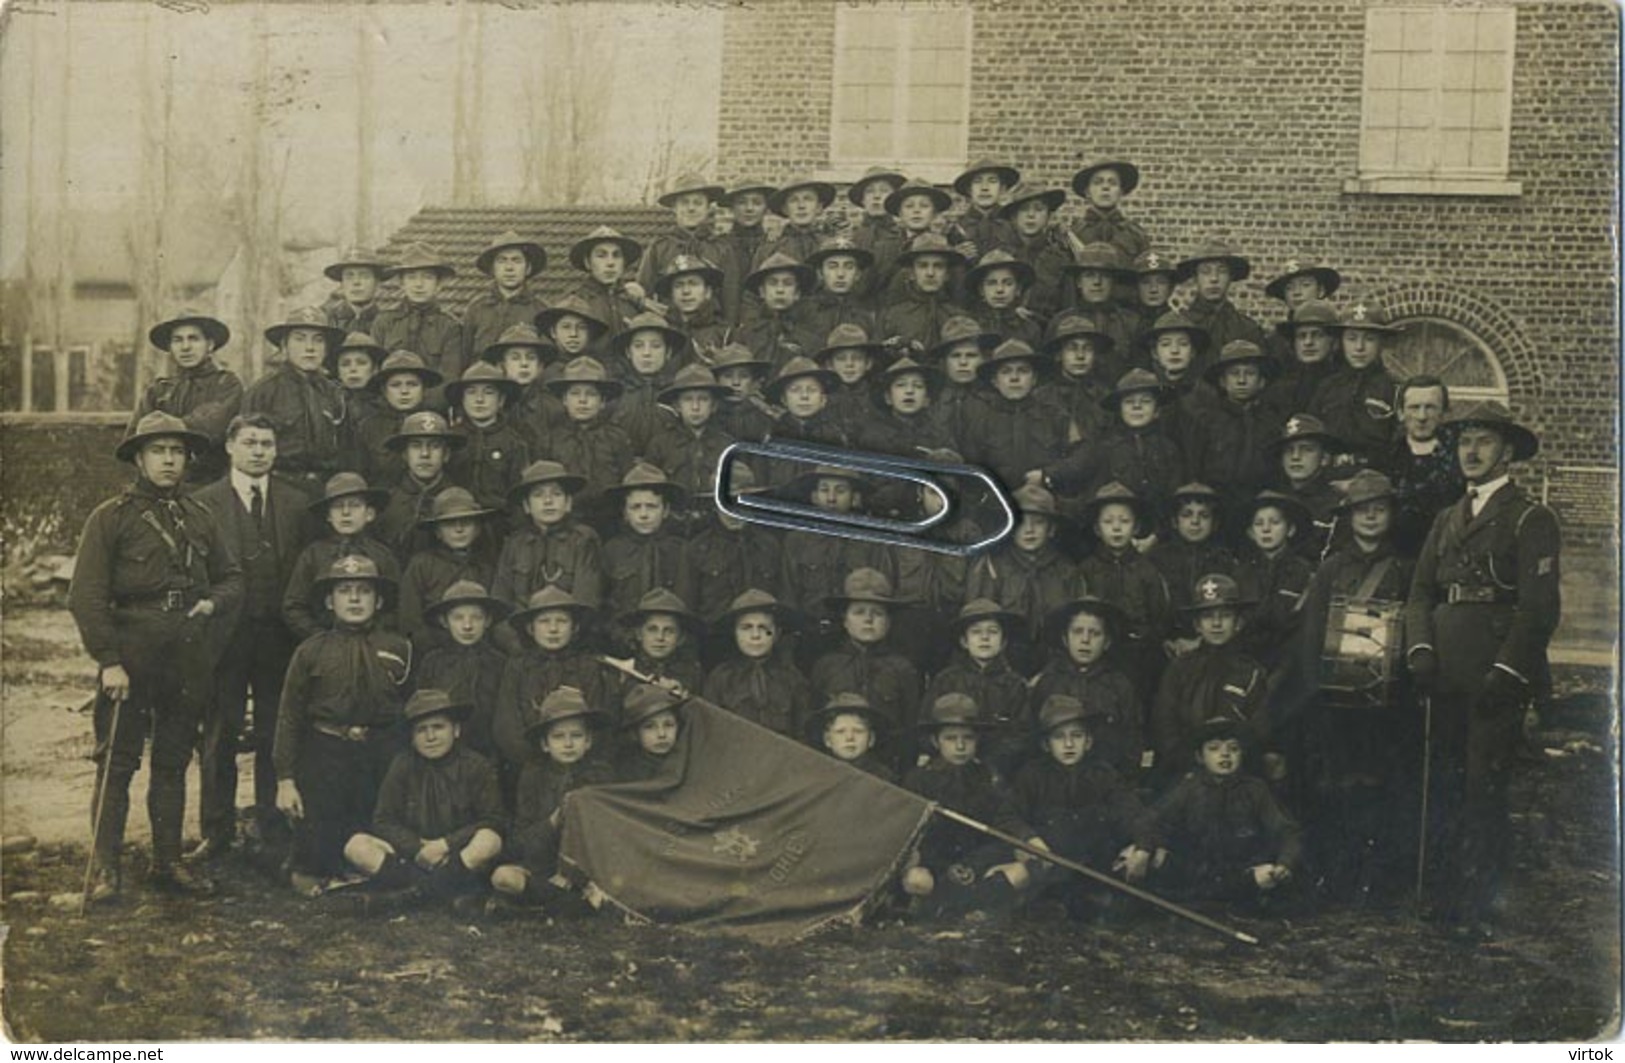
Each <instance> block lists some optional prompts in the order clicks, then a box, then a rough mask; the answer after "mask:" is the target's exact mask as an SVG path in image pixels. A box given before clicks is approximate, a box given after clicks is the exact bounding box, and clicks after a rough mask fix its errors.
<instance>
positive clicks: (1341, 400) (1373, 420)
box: [1309, 302, 1405, 462]
mask: <svg viewBox="0 0 1625 1063" xmlns="http://www.w3.org/2000/svg"><path fill="white" fill-rule="evenodd" d="M1338 325H1339V333H1340V335H1341V337H1342V341H1343V342H1342V346H1343V360H1344V362H1345V363H1347V364H1346V365H1345V366H1344V367H1343V368H1341V369H1338V370H1336V371H1334V372H1333V373H1332V375H1331V376H1329V377H1327V378H1326V379H1325V380H1324V381H1322V383H1321V385H1320V387H1319V388H1317V389H1316V390H1315V394H1314V397H1313V398H1311V399H1310V400H1309V412H1310V413H1312V414H1315V415H1316V416H1317V417H1319V418H1321V420H1323V421H1325V422H1326V427H1327V429H1328V430H1329V431H1330V432H1331V433H1332V434H1333V435H1335V436H1337V437H1338V438H1339V439H1341V440H1343V441H1344V442H1345V443H1346V444H1348V446H1349V448H1350V450H1352V451H1353V452H1354V454H1355V455H1357V456H1358V457H1359V458H1360V459H1362V460H1364V461H1367V462H1371V461H1378V460H1381V459H1382V458H1383V457H1384V456H1385V455H1386V454H1387V451H1388V448H1389V447H1390V446H1392V444H1393V440H1394V435H1395V432H1396V429H1397V426H1398V422H1399V418H1398V417H1397V416H1396V413H1395V409H1394V403H1395V393H1396V392H1397V390H1398V388H1399V381H1398V380H1396V379H1395V378H1394V375H1393V374H1392V373H1390V372H1389V371H1388V367H1387V366H1386V365H1385V364H1384V363H1383V351H1384V350H1385V349H1386V348H1387V347H1388V346H1389V344H1390V343H1392V342H1393V338H1394V337H1395V336H1398V335H1399V334H1400V333H1402V332H1404V331H1405V330H1404V329H1403V328H1401V327H1399V326H1397V325H1394V324H1393V323H1392V322H1391V321H1390V320H1389V316H1388V314H1387V313H1386V312H1385V311H1383V310H1381V309H1379V308H1375V307H1369V306H1367V305H1366V304H1365V303H1363V302H1360V303H1355V304H1354V305H1353V306H1351V307H1349V309H1348V310H1347V311H1345V312H1344V314H1343V316H1342V318H1341V319H1340V320H1339V322H1338Z"/></svg>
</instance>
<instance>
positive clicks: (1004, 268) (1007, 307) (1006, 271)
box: [965, 248, 1044, 347]
mask: <svg viewBox="0 0 1625 1063" xmlns="http://www.w3.org/2000/svg"><path fill="white" fill-rule="evenodd" d="M1036 278H1037V274H1035V273H1034V272H1033V268H1032V267H1031V266H1029V265H1027V263H1025V262H1023V261H1022V260H1021V259H1019V258H1017V257H1015V256H1014V255H1012V254H1011V253H1010V252H1008V251H1006V250H1004V249H1003V248H994V249H993V250H991V251H988V252H987V253H986V254H984V255H982V257H981V258H979V259H977V260H976V265H974V266H972V267H971V268H970V269H969V270H968V271H966V273H965V291H966V293H967V295H966V300H965V301H966V303H967V304H968V305H969V307H970V310H971V313H973V314H975V315H976V320H977V322H978V323H980V324H981V326H982V327H983V328H985V329H987V330H988V331H989V332H997V333H998V334H999V335H1001V336H1003V337H1005V338H1006V339H1012V340H1021V341H1023V342H1024V343H1027V344H1028V345H1030V346H1033V347H1037V346H1038V345H1039V344H1040V343H1042V342H1043V340H1044V328H1043V325H1042V324H1041V323H1040V322H1039V320H1038V318H1037V315H1035V314H1034V313H1033V312H1032V311H1031V310H1029V309H1027V307H1026V305H1025V302H1026V297H1027V292H1028V291H1029V290H1030V289H1031V288H1032V286H1033V282H1034V281H1035V280H1036Z"/></svg>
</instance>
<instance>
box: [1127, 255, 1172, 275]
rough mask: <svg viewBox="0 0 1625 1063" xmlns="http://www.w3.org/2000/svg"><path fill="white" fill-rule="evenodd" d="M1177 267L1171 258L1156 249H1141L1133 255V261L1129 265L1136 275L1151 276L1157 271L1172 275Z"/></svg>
mask: <svg viewBox="0 0 1625 1063" xmlns="http://www.w3.org/2000/svg"><path fill="white" fill-rule="evenodd" d="M1177 268H1178V265H1177V263H1175V262H1174V260H1173V259H1171V258H1169V257H1168V256H1167V255H1164V254H1162V253H1161V252H1158V251H1141V252H1140V253H1139V254H1137V255H1135V256H1134V262H1133V263H1132V264H1131V265H1130V266H1129V269H1131V270H1133V271H1134V275H1135V276H1136V277H1151V276H1155V275H1156V274H1158V273H1166V274H1167V275H1168V276H1170V277H1172V276H1174V271H1175V270H1176V269H1177Z"/></svg>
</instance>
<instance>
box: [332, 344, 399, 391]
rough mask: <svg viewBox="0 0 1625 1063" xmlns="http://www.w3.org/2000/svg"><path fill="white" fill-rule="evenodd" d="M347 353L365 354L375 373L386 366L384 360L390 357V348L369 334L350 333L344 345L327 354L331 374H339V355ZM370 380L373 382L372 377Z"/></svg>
mask: <svg viewBox="0 0 1625 1063" xmlns="http://www.w3.org/2000/svg"><path fill="white" fill-rule="evenodd" d="M345 351H363V352H365V353H366V355H367V357H368V358H371V359H372V370H373V372H374V373H376V372H377V371H378V368H379V367H380V366H382V365H383V364H384V359H386V358H388V357H389V348H388V347H385V346H384V345H383V344H382V343H379V342H378V341H377V340H375V339H373V338H372V336H370V335H369V334H367V333H365V332H349V333H346V334H345V336H344V341H343V342H342V343H340V344H339V345H338V346H337V347H334V348H332V349H330V350H329V351H328V352H327V368H328V370H329V371H330V372H333V373H335V374H336V373H337V372H338V364H339V355H341V354H343V353H344V352H345ZM368 379H369V381H370V380H371V378H370V377H369V378H368Z"/></svg>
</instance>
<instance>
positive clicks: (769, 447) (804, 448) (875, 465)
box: [714, 440, 1016, 557]
mask: <svg viewBox="0 0 1625 1063" xmlns="http://www.w3.org/2000/svg"><path fill="white" fill-rule="evenodd" d="M750 456H758V457H764V458H773V459H777V460H780V461H796V462H803V463H807V464H813V465H826V466H829V467H831V468H837V469H843V470H846V471H848V472H855V473H860V474H862V475H865V476H869V477H887V478H891V479H896V480H904V481H907V482H909V483H912V484H915V485H917V486H919V487H922V488H924V489H925V490H927V491H930V492H931V493H932V494H934V495H935V496H936V497H937V500H938V501H939V502H940V503H941V505H940V506H939V507H938V508H937V512H935V513H933V514H930V515H929V516H926V517H923V518H921V519H919V520H895V519H893V518H890V517H875V516H871V515H869V514H867V513H837V512H834V511H831V510H827V509H822V508H820V507H818V506H814V505H809V504H807V503H805V502H796V501H793V500H791V499H784V498H774V497H773V496H772V495H771V494H767V493H753V494H739V495H734V494H730V493H729V492H728V490H727V487H726V485H727V484H728V483H729V475H728V474H729V470H730V469H731V468H732V466H733V463H734V462H735V461H737V460H739V459H740V458H742V457H750ZM939 478H958V479H965V480H974V481H976V482H977V483H979V484H981V485H982V486H983V487H985V488H986V489H987V492H988V494H989V496H990V497H992V498H993V499H996V500H997V502H998V506H999V508H1000V510H1001V511H1002V512H1003V514H1004V523H1003V526H1002V527H1000V528H998V529H997V530H995V531H993V532H991V533H990V534H987V535H984V536H982V537H981V538H979V539H976V540H975V541H973V542H969V543H950V542H941V541H936V540H932V539H929V538H926V537H925V536H924V534H923V533H925V532H928V531H930V530H931V529H932V528H934V527H936V526H937V525H938V524H941V523H942V522H943V521H945V520H947V519H948V518H949V517H950V516H951V515H952V513H951V511H952V509H953V502H952V499H951V498H950V497H949V494H948V492H947V491H946V490H944V489H943V486H942V484H941V483H939V482H938V479H939ZM714 496H715V499H716V504H717V509H719V510H720V511H722V512H723V513H725V514H727V515H728V516H730V517H733V518H734V519H735V520H742V521H745V522H747V523H751V524H763V525H766V526H768V527H770V528H782V529H786V530H789V531H805V532H813V533H814V534H817V535H834V536H838V537H840V538H843V539H860V540H863V541H865V542H872V543H882V544H885V545H887V546H908V547H913V548H915V549H918V550H929V551H932V552H933V553H938V554H947V555H949V556H952V557H969V556H971V555H972V554H977V553H980V552H982V551H983V550H986V549H989V548H990V547H992V546H993V545H994V544H996V543H998V542H1000V541H1001V540H1003V539H1004V538H1005V537H1006V536H1008V535H1009V534H1010V533H1011V532H1012V531H1014V530H1015V527H1016V510H1015V507H1014V506H1012V505H1011V504H1010V500H1009V499H1008V498H1006V497H1005V493H1004V489H1003V488H1002V487H1001V486H999V482H998V481H997V480H995V479H994V478H993V477H992V476H991V475H989V474H988V473H987V472H986V471H985V470H983V469H979V468H977V467H976V466H974V465H962V464H958V463H955V462H948V461H935V460H932V459H928V458H900V457H897V456H895V455H892V454H874V453H871V452H869V451H854V450H848V449H847V448H845V447H831V446H826V445H823V444H820V443H801V442H792V441H787V440H771V441H769V442H766V443H733V444H730V445H729V446H728V448H727V449H726V450H724V451H723V452H722V453H721V454H720V455H719V456H718V457H717V475H716V487H715V489H714Z"/></svg>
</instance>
